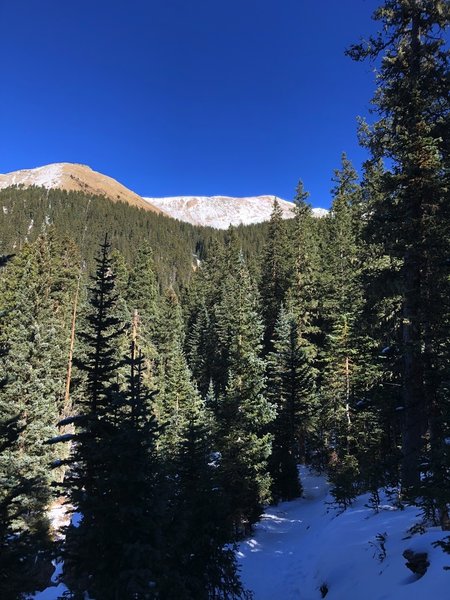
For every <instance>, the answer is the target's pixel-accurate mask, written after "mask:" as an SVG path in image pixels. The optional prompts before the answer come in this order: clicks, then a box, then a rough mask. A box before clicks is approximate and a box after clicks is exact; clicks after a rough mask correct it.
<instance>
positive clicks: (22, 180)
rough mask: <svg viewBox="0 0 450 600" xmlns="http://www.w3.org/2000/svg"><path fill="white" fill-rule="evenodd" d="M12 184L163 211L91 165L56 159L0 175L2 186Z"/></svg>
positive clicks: (2, 187)
mask: <svg viewBox="0 0 450 600" xmlns="http://www.w3.org/2000/svg"><path fill="white" fill-rule="evenodd" d="M12 185H22V186H24V187H30V186H32V185H35V186H42V187H45V188H48V189H62V190H68V191H73V192H84V193H85V194H93V195H99V196H106V197H107V198H109V199H110V200H112V201H113V202H117V201H118V200H119V201H122V202H126V203H127V204H131V205H132V206H137V207H138V208H143V209H144V210H150V211H152V212H157V213H161V212H163V211H162V210H161V209H159V208H158V207H156V206H153V205H152V204H149V203H148V202H145V201H144V200H143V199H142V198H141V196H139V195H138V194H135V193H134V192H132V191H131V190H129V189H128V188H126V187H125V186H124V185H122V184H121V183H119V182H118V181H116V180H115V179H113V178H112V177H108V176H107V175H103V174H102V173H98V172H97V171H94V170H93V169H91V168H90V167H88V166H87V165H79V164H75V163H54V164H51V165H45V166H44V167H37V168H36V169H22V170H20V171H13V172H12V173H6V174H5V175H0V189H4V188H7V187H10V186H12Z"/></svg>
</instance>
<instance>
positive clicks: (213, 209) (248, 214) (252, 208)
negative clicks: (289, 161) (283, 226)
mask: <svg viewBox="0 0 450 600" xmlns="http://www.w3.org/2000/svg"><path fill="white" fill-rule="evenodd" d="M275 199H276V200H277V201H278V203H279V204H280V207H281V210H282V211H283V218H284V219H290V218H292V217H293V213H292V208H293V206H294V205H293V203H292V202H287V201H286V200H282V199H281V198H277V197H276V196H250V197H245V198H232V197H230V196H171V197H167V198H144V200H147V202H150V203H151V204H153V205H154V206H158V207H159V208H161V209H162V210H163V211H164V212H165V213H166V214H168V215H170V216H171V217H173V218H174V219H179V220H180V221H187V222H188V223H192V224H193V225H201V226H205V227H215V228H216V229H227V228H228V227H229V225H240V224H243V225H251V224H253V223H262V222H263V221H268V220H269V219H270V214H271V212H272V208H273V202H274V200H275ZM313 212H314V214H315V215H316V216H318V217H321V216H323V215H324V214H326V213H327V211H326V210H325V209H323V208H317V209H313Z"/></svg>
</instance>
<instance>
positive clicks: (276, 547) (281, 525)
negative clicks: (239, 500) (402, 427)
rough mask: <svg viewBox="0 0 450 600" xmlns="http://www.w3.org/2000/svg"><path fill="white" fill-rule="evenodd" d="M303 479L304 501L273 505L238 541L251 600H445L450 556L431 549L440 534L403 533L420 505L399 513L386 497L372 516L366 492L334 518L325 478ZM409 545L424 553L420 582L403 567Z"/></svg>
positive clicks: (417, 519)
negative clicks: (425, 567) (426, 561)
mask: <svg viewBox="0 0 450 600" xmlns="http://www.w3.org/2000/svg"><path fill="white" fill-rule="evenodd" d="M300 477H301V481H302V485H303V489H304V497H303V498H301V499H299V500H295V501H292V502H284V503H282V504H279V505H278V506H275V507H270V508H269V509H268V510H267V511H266V512H265V514H264V515H263V517H262V519H261V521H260V522H259V523H258V524H257V525H256V528H255V532H254V535H253V537H251V538H250V539H247V540H245V541H244V542H242V543H241V544H240V547H239V550H238V560H239V563H240V566H241V577H242V581H243V583H244V585H245V587H246V588H247V589H249V590H252V591H253V592H254V598H255V600H319V599H320V598H322V591H321V587H322V586H324V587H322V590H323V591H324V592H325V590H328V591H327V593H326V599H327V600H411V599H412V598H414V600H448V599H449V598H450V592H449V589H450V570H445V569H444V567H445V566H447V565H450V556H449V555H448V554H444V553H443V552H442V550H441V549H440V548H434V547H433V546H432V542H433V541H435V540H439V539H442V538H443V537H445V532H442V531H440V530H439V528H431V529H428V530H427V531H426V532H425V533H423V532H422V533H416V534H414V535H412V534H410V533H408V529H409V528H410V527H412V526H413V525H415V524H417V523H419V522H420V516H419V515H418V512H419V511H418V509H417V508H415V507H407V508H405V509H404V510H399V509H397V508H395V507H394V506H392V505H391V504H389V503H388V501H387V500H386V501H385V502H384V505H383V506H382V507H381V509H380V511H379V512H378V513H376V512H375V511H374V510H372V509H370V508H368V507H367V502H368V500H369V496H368V495H366V496H361V497H359V498H358V499H357V500H356V502H355V503H354V505H353V506H352V507H351V508H349V509H348V510H347V511H345V512H343V513H339V512H337V511H336V510H334V509H333V508H331V507H330V504H329V502H330V501H331V500H332V499H331V497H330V496H329V494H328V491H329V486H328V484H327V482H326V480H325V479H324V478H323V477H320V476H317V475H314V474H312V473H311V472H309V470H308V469H306V468H303V467H302V468H301V469H300ZM380 534H381V535H382V538H379V537H377V536H379V535H380ZM380 540H381V541H382V545H381V544H380ZM383 540H384V541H383ZM407 548H411V549H412V550H414V551H415V552H427V553H428V556H429V560H430V563H431V564H430V567H429V569H428V571H427V573H426V574H425V575H424V576H423V577H422V578H420V579H419V578H418V577H417V576H416V575H414V574H412V573H411V571H409V570H408V569H407V568H406V566H405V562H406V561H405V559H404V558H403V556H402V554H403V551H404V550H406V549H407Z"/></svg>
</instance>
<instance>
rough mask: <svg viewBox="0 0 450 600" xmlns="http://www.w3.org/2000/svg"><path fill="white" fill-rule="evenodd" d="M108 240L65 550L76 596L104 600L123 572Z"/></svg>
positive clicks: (90, 332)
mask: <svg viewBox="0 0 450 600" xmlns="http://www.w3.org/2000/svg"><path fill="white" fill-rule="evenodd" d="M109 251H110V245H109V242H108V241H107V239H106V238H105V242H104V243H103V245H102V246H101V253H100V257H99V258H98V259H97V272H96V275H95V278H94V280H93V286H92V287H91V288H90V312H89V314H88V315H87V324H88V329H87V330H86V331H84V332H83V333H82V337H83V338H84V340H85V344H86V348H87V351H86V356H85V358H84V360H83V361H82V362H80V363H79V368H81V369H82V370H83V371H85V372H86V381H87V383H86V389H85V391H84V397H83V398H82V399H81V400H80V412H79V413H78V415H76V416H75V417H74V418H73V419H72V421H73V422H74V423H75V424H76V425H77V429H76V434H75V440H76V443H75V444H74V445H73V448H72V454H73V456H72V459H71V468H70V471H69V473H68V474H67V476H66V479H65V481H64V487H66V488H67V490H68V494H69V498H70V502H71V504H72V505H73V506H74V507H76V510H77V511H78V512H80V513H81V515H82V519H81V522H80V524H79V525H78V527H74V526H69V528H68V529H67V532H66V544H65V551H64V560H65V569H64V572H65V577H66V580H67V582H68V584H69V587H71V588H72V589H73V590H74V591H76V592H77V593H83V592H84V591H89V592H91V591H92V593H93V594H94V595H95V596H97V597H98V598H99V599H101V598H106V597H107V596H106V595H105V593H104V590H105V589H109V588H108V586H109V584H110V582H111V581H113V580H114V581H115V580H116V579H115V578H116V577H117V576H118V575H119V573H120V571H119V572H118V571H117V565H116V564H115V563H114V564H110V563H109V562H108V558H109V552H108V549H109V545H108V542H109V535H110V533H111V525H110V522H111V519H112V518H113V516H114V512H115V510H117V507H116V508H115V509H114V506H111V502H110V501H111V495H110V491H111V477H112V473H113V472H114V467H115V462H116V455H115V451H114V449H113V447H112V446H113V441H114V439H115V435H114V434H115V433H116V426H117V417H118V410H119V406H120V404H119V390H118V385H117V382H116V380H117V369H118V366H119V364H120V359H119V356H118V353H117V349H116V347H115V344H116V342H117V339H118V338H119V336H120V335H121V329H120V328H119V321H118V319H117V318H116V317H115V316H113V315H114V311H115V303H116V296H115V294H114V275H113V272H112V270H111V264H110V257H109Z"/></svg>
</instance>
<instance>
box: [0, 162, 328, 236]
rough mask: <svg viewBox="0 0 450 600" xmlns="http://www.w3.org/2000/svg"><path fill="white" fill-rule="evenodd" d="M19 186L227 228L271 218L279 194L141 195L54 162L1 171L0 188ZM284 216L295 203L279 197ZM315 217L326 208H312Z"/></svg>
mask: <svg viewBox="0 0 450 600" xmlns="http://www.w3.org/2000/svg"><path fill="white" fill-rule="evenodd" d="M13 185H18V186H24V187H30V186H42V187H45V188H48V189H63V190H68V191H82V192H84V193H86V194H94V195H100V196H105V197H106V198H109V199H110V200H112V201H113V202H116V201H122V202H126V203H128V204H131V205H132V206H137V207H139V208H143V209H145V210H149V211H153V212H156V213H162V214H165V215H168V216H170V217H172V218H174V219H178V220H180V221H185V222H187V223H191V224H192V225H200V226H209V227H215V228H216V229H227V228H228V227H229V225H240V224H243V225H250V224H253V223H262V222H263V221H268V220H269V218H270V214H271V212H272V208H273V202H274V200H275V198H276V196H250V197H246V198H232V197H229V196H209V197H207V196H175V197H168V198H150V197H145V198H143V197H141V196H139V195H138V194H136V193H135V192H133V191H131V190H129V189H128V188H126V187H125V186H124V185H122V184H121V183H119V182H118V181H116V180H115V179H113V178H112V177H108V176H107V175H103V174H102V173H98V172H97V171H94V170H93V169H91V168H90V167H88V166H86V165H80V164H75V163H54V164H51V165H45V166H43V167H38V168H35V169H22V170H20V171H13V172H12V173H6V174H5V175H1V174H0V189H4V188H7V187H9V186H13ZM276 199H277V200H278V202H279V204H280V206H281V209H282V211H283V217H284V218H285V219H289V218H292V216H293V213H292V207H293V204H292V202H287V201H286V200H282V199H281V198H276ZM313 211H314V213H315V214H316V216H323V215H324V214H326V212H327V211H326V210H324V209H321V208H317V209H313Z"/></svg>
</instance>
